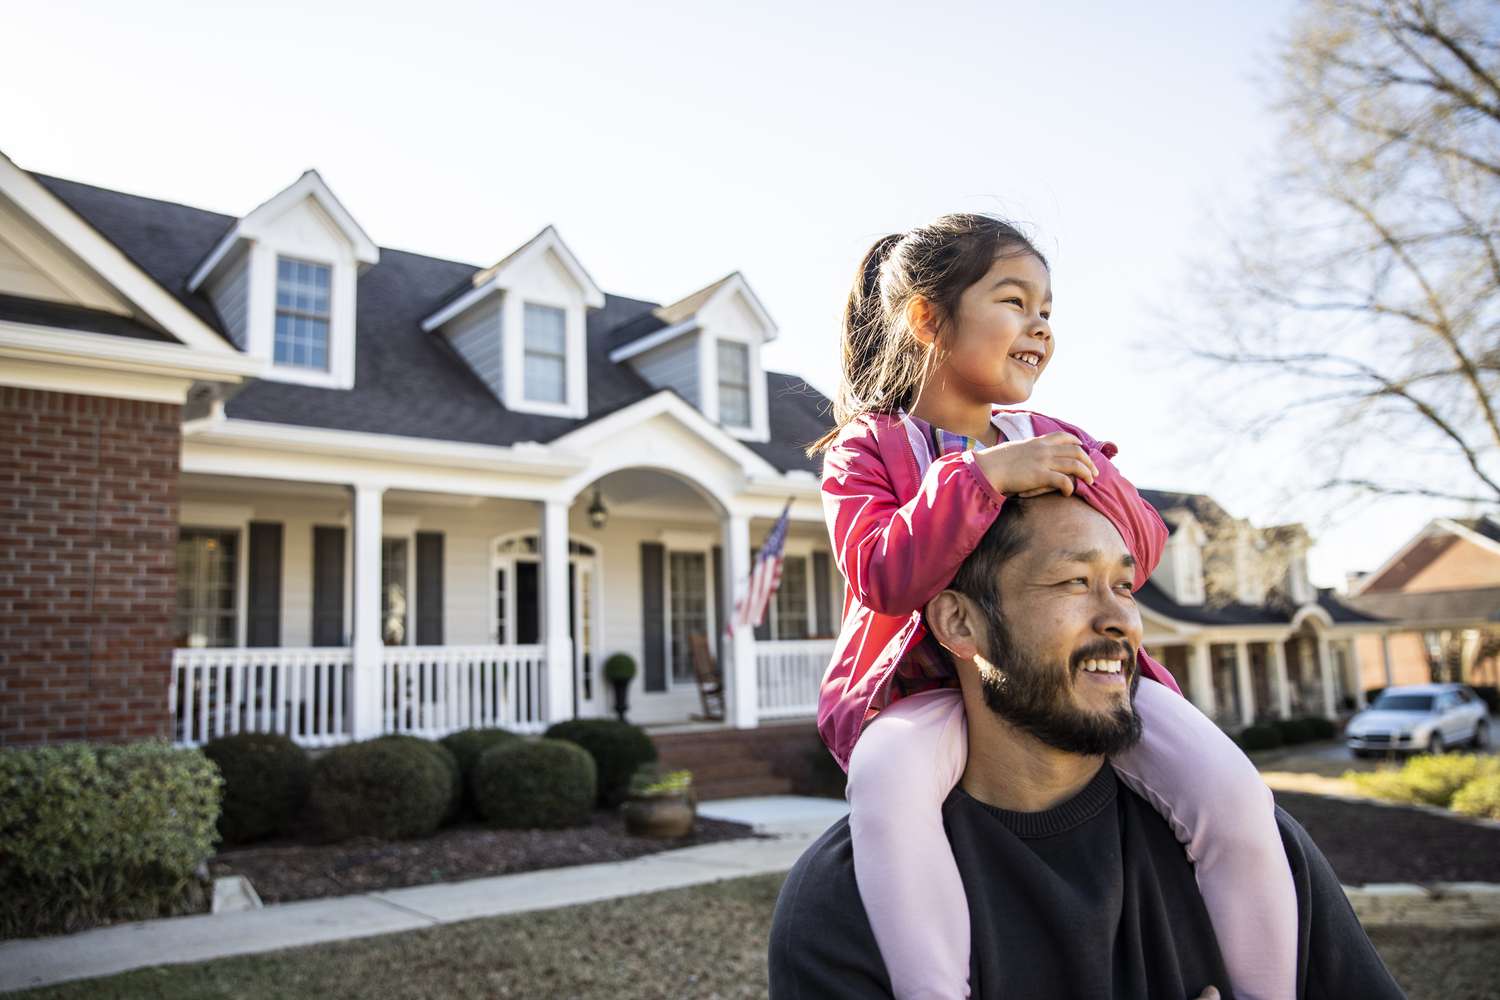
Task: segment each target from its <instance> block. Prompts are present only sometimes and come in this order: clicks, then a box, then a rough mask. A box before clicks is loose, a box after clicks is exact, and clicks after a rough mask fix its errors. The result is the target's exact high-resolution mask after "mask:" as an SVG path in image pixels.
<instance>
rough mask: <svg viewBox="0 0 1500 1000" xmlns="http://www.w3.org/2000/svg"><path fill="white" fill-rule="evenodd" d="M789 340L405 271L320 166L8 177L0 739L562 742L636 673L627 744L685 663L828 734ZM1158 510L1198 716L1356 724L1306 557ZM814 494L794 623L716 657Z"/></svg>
mask: <svg viewBox="0 0 1500 1000" xmlns="http://www.w3.org/2000/svg"><path fill="white" fill-rule="evenodd" d="M777 332H778V331H777V327H776V324H775V323H774V322H773V321H772V320H771V318H770V316H769V315H768V314H767V313H766V310H765V308H764V307H763V305H762V304H761V302H760V301H759V299H758V298H757V297H756V295H755V292H754V291H753V289H752V288H751V286H750V285H749V283H748V282H747V281H746V280H745V278H744V277H743V276H742V275H740V274H738V273H736V274H730V275H728V276H726V277H723V278H720V279H718V280H716V281H714V282H712V283H711V284H708V285H706V286H705V287H703V288H701V289H699V290H698V291H695V292H693V293H692V294H689V295H687V296H686V297H684V298H682V299H681V300H679V301H677V302H673V303H670V304H666V305H659V304H657V303H654V302H649V301H645V300H640V299H634V298H627V297H623V296H619V295H614V294H609V293H606V292H604V291H603V290H601V289H600V288H599V287H597V286H596V285H595V283H594V281H593V279H592V278H591V277H590V276H589V273H588V271H587V270H586V269H585V268H584V267H583V265H582V264H581V263H580V262H579V261H578V260H577V258H576V257H575V256H574V254H573V253H572V251H571V250H570V249H569V248H568V246H567V245H566V243H564V241H563V240H562V238H561V236H560V235H559V234H558V233H557V232H556V231H555V230H554V229H552V228H550V227H549V228H547V229H544V230H543V231H542V232H540V233H538V234H537V235H536V236H535V237H533V238H532V239H531V240H529V241H527V242H526V243H525V244H523V245H522V246H520V247H518V248H515V249H514V250H511V251H510V252H508V253H506V254H505V255H504V256H503V257H501V258H500V259H499V260H498V261H497V262H496V263H494V264H493V265H491V266H489V267H476V266H474V265H471V264H464V263H458V262H454V261H447V260H440V259H437V258H433V257H425V256H421V255H418V254H413V253H407V252H403V251H399V250H390V249H385V248H381V247H379V246H377V245H376V244H375V243H374V242H373V241H372V240H371V239H370V237H369V236H368V235H367V234H366V233H365V232H364V230H363V229H362V228H361V227H360V226H359V224H358V223H357V222H356V221H355V219H354V217H353V216H352V215H351V214H350V213H349V211H348V210H347V209H346V208H345V207H344V206H343V205H342V204H341V203H340V202H339V201H338V199H337V198H336V197H335V196H334V194H333V193H332V192H331V191H330V190H329V188H328V187H327V185H326V184H325V183H324V182H323V180H322V179H321V178H320V177H319V176H318V175H317V174H316V173H314V172H308V173H307V174H304V175H303V176H302V177H301V178H299V179H298V180H297V181H296V182H295V183H293V184H292V185H291V186H290V187H288V188H286V189H285V190H283V191H281V192H278V193H276V194H275V195H274V196H273V197H272V198H270V200H268V201H266V202H265V203H264V204H262V205H260V206H259V207H257V208H255V209H253V210H252V211H250V212H249V213H247V214H246V215H244V216H242V217H235V216H229V215H221V214H218V213H214V212H207V211H203V210H200V209H195V208H189V207H186V206H183V205H178V204H173V203H169V202H163V201H157V200H153V199H149V198H142V197H137V196H134V195H129V194H122V193H119V192H115V191H108V190H104V189H101V188H97V187H91V186H89V185H86V184H81V183H77V182H74V181H66V180H60V179H57V178H52V177H44V176H39V175H34V174H31V173H28V172H27V171H25V170H22V169H20V168H18V167H17V166H16V165H15V164H13V163H12V162H11V161H9V160H8V159H5V158H4V157H3V156H0V419H3V421H4V432H3V437H0V442H3V445H0V446H3V448H4V449H5V453H6V457H7V461H8V463H9V464H10V466H11V467H12V468H13V469H14V472H13V474H12V475H10V476H9V477H8V478H7V479H6V480H4V481H0V497H3V498H4V501H5V503H6V506H7V515H6V518H5V520H4V522H3V524H0V560H3V562H4V564H5V566H6V567H7V569H6V574H7V579H6V584H5V587H4V589H3V590H0V742H4V743H39V742H51V741H57V740H65V739H94V740H122V739H136V738H142V737H153V736H166V737H169V738H171V739H173V740H175V741H178V742H183V743H197V742H201V741H203V740H205V739H207V738H209V737H211V736H214V735H218V734H220V733H224V732H232V731H237V730H249V729H254V730H273V731H277V732H283V733H287V734H288V735H290V736H292V737H293V738H295V739H297V740H299V741H300V742H303V743H306V744H309V745H326V744H331V743H336V742H340V741H343V740H348V739H351V738H355V739H357V738H365V737H369V736H373V735H377V734H380V733H386V732H417V733H424V734H436V733H441V732H446V731H450V730H453V729H457V728H463V727H468V726H505V727H509V728H514V729H519V730H522V731H531V732H534V731H538V730H539V729H541V728H542V727H544V726H545V725H546V724H548V723H549V722H551V721H553V720H557V719H563V718H570V717H574V716H603V715H606V714H608V712H609V710H610V707H611V706H610V704H609V702H608V692H607V689H608V686H607V685H606V684H604V683H602V677H601V675H600V666H601V664H602V663H603V661H604V659H605V658H606V657H607V656H609V655H610V654H612V653H615V652H625V653H628V654H630V655H631V656H632V657H634V658H635V660H636V661H637V663H638V664H639V665H640V672H639V674H638V675H637V677H636V679H635V681H634V684H633V688H632V690H631V693H630V704H631V711H632V718H634V719H635V720H637V721H640V722H644V723H659V724H668V723H676V722H685V721H688V720H690V719H692V718H693V717H694V716H695V715H697V714H698V713H700V711H701V709H702V702H701V701H700V695H699V688H698V683H697V679H696V674H695V669H694V667H695V664H694V662H693V659H692V656H691V649H692V643H691V641H690V640H691V638H692V637H693V636H695V635H703V636H713V637H716V638H715V639H714V640H713V641H712V642H711V643H710V647H711V649H712V651H713V653H714V654H715V658H716V660H717V662H718V665H719V667H720V670H721V672H722V674H723V678H724V684H725V688H726V693H727V699H726V700H727V712H726V715H727V718H726V719H725V724H726V725H728V726H732V727H737V728H742V729H750V728H754V727H756V726H758V725H759V724H760V723H761V722H763V721H765V720H769V719H802V720H806V719H808V718H809V717H810V716H811V715H812V712H813V709H814V707H815V703H816V698H817V690H818V683H819V679H820V677H821V675H822V672H823V669H824V667H825V666H826V664H827V661H828V658H829V656H830V654H831V652H832V648H833V639H832V637H833V635H834V634H835V633H836V632H837V629H838V621H839V618H838V616H839V615H840V613H841V610H842V593H843V582H842V580H841V579H840V578H839V575H838V571H837V568H836V566H835V565H834V563H833V560H832V558H831V555H830V552H829V548H828V538H827V533H826V529H825V528H824V524H823V514H822V505H821V502H820V498H819V490H818V479H817V474H816V473H817V470H818V468H819V464H818V462H817V461H816V460H813V459H809V458H807V457H806V456H805V454H804V447H805V445H806V444H807V443H808V442H810V441H811V440H813V439H815V438H817V437H819V436H820V435H821V434H822V432H823V430H824V429H825V426H826V420H827V416H826V413H827V400H826V399H825V398H824V397H823V396H821V395H820V394H819V393H817V392H816V391H814V390H813V389H811V388H810V387H809V386H807V385H806V384H805V383H804V382H802V381H801V380H800V379H798V378H796V377H794V376H791V375H787V374H783V373H780V372H773V371H768V370H766V369H765V368H764V366H763V364H762V360H761V356H762V348H763V346H764V345H765V344H766V343H767V342H768V341H770V340H772V339H774V338H775V337H776V336H777ZM1148 496H1149V498H1150V499H1151V500H1152V501H1153V502H1154V503H1156V504H1157V505H1158V506H1159V507H1160V508H1161V509H1162V511H1163V513H1164V515H1165V516H1166V518H1167V520H1168V521H1169V523H1170V524H1171V525H1172V528H1173V533H1172V539H1171V542H1170V544H1169V545H1168V547H1167V553H1166V558H1165V559H1164V560H1163V563H1162V565H1161V567H1160V568H1159V569H1158V571H1157V572H1156V574H1155V575H1154V576H1153V578H1152V582H1151V583H1150V584H1149V585H1148V586H1147V587H1146V588H1145V589H1144V590H1143V591H1142V593H1141V602H1142V605H1143V609H1144V617H1145V622H1146V629H1147V641H1148V643H1149V645H1150V647H1151V648H1152V649H1153V650H1155V652H1156V653H1157V655H1158V656H1159V657H1161V658H1162V659H1163V661H1164V662H1165V663H1166V664H1167V665H1168V666H1169V667H1170V668H1171V669H1172V670H1173V671H1174V672H1175V673H1176V674H1177V676H1178V677H1179V679H1180V680H1181V681H1182V683H1183V687H1184V689H1185V690H1186V691H1187V693H1188V694H1189V696H1190V697H1192V698H1193V699H1194V701H1195V702H1196V703H1198V704H1199V705H1200V706H1202V707H1203V708H1204V710H1205V711H1207V712H1209V714H1211V715H1214V716H1215V717H1216V718H1218V719H1220V720H1221V721H1222V722H1224V723H1225V724H1226V725H1238V724H1240V723H1243V722H1248V721H1250V720H1252V719H1254V718H1257V717H1259V716H1262V715H1266V714H1271V715H1275V714H1283V715H1284V714H1287V713H1291V712H1314V713H1326V714H1329V715H1332V714H1334V713H1335V712H1336V711H1337V710H1338V708H1339V707H1340V705H1342V704H1343V703H1344V702H1345V701H1346V700H1348V699H1349V694H1348V692H1349V691H1350V690H1351V688H1352V689H1353V691H1354V695H1353V697H1354V698H1355V699H1357V698H1358V685H1357V684H1353V683H1352V682H1351V681H1350V678H1351V677H1353V676H1355V674H1354V673H1351V671H1355V672H1357V666H1356V665H1355V660H1354V657H1353V655H1352V646H1351V640H1352V639H1353V638H1354V637H1355V636H1357V635H1358V634H1360V633H1361V631H1362V630H1365V631H1367V630H1368V629H1369V628H1370V627H1371V625H1372V622H1371V620H1370V619H1369V618H1366V617H1365V616H1362V615H1359V614H1358V613H1356V612H1353V611H1351V610H1350V609H1348V608H1346V607H1344V606H1343V605H1341V604H1339V603H1338V602H1337V601H1335V600H1334V599H1333V598H1332V597H1331V596H1329V595H1328V594H1326V593H1321V594H1320V593H1315V592H1314V591H1313V590H1312V589H1311V588H1309V587H1308V585H1307V582H1306V572H1305V551H1306V548H1307V545H1308V540H1307V538H1306V535H1305V533H1303V532H1302V531H1301V529H1300V528H1295V527H1293V528H1282V529H1268V530H1266V531H1257V530H1255V529H1251V528H1250V527H1249V526H1248V525H1247V524H1245V523H1244V522H1240V521H1234V520H1233V519H1232V518H1229V517H1228V515H1226V514H1224V512H1223V511H1222V510H1221V509H1219V508H1218V507H1217V505H1216V504H1214V503H1213V501H1211V500H1209V499H1208V498H1206V497H1197V496H1186V495H1181V494H1165V493H1148ZM789 500H790V516H791V528H790V532H789V536H788V540H787V543H786V560H785V564H784V569H783V575H782V582H781V587H780V590H779V591H778V592H777V595H776V598H775V600H774V602H773V604H772V606H771V608H770V610H769V614H768V620H767V622H766V624H765V625H764V626H762V627H761V628H760V629H758V630H756V631H755V632H754V633H751V632H749V631H747V630H744V629H741V630H738V631H736V632H735V633H734V634H733V635H732V636H730V635H726V630H725V627H724V626H725V624H726V623H727V621H728V619H729V615H730V613H731V609H732V607H733V604H734V600H735V598H736V596H737V595H738V593H739V591H740V589H741V588H742V587H743V586H744V583H745V581H746V578H747V576H748V572H749V568H750V561H751V557H752V554H753V551H754V550H753V547H752V546H753V545H754V544H756V543H757V542H759V541H760V539H761V538H762V537H764V536H765V534H766V533H767V532H768V531H769V530H770V528H771V526H772V524H773V523H774V521H775V519H776V517H777V516H778V515H779V514H780V512H781V511H782V509H783V507H784V506H785V505H786V504H787V503H788V501H789ZM1278 560H1279V562H1278ZM1271 563H1274V564H1275V565H1277V566H1280V567H1281V568H1280V570H1279V573H1280V575H1279V576H1275V574H1272V576H1274V577H1275V578H1274V579H1272V578H1271V577H1268V576H1266V574H1265V573H1264V572H1263V570H1264V566H1265V565H1266V564H1271ZM1268 581H1269V582H1268Z"/></svg>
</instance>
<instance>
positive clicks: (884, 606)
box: [823, 424, 1005, 615]
mask: <svg viewBox="0 0 1500 1000" xmlns="http://www.w3.org/2000/svg"><path fill="white" fill-rule="evenodd" d="M900 447H901V448H906V447H908V446H907V445H906V443H905V441H904V440H903V441H902V442H901V443H900ZM891 450H892V451H895V450H896V449H894V448H893V449H891ZM898 453H899V454H902V455H903V457H905V453H901V452H898ZM901 471H902V472H903V473H906V474H907V477H908V478H909V479H911V480H913V481H914V480H915V479H916V464H915V459H912V466H911V468H910V470H901ZM896 478H897V477H896V476H894V475H893V474H892V470H890V469H888V468H887V467H886V463H885V460H884V458H883V456H882V454H881V451H880V447H879V441H878V438H877V433H876V430H875V428H874V427H872V426H870V425H868V424H860V425H857V428H855V432H854V433H851V434H846V435H845V436H844V437H842V438H840V440H839V441H838V442H837V443H836V444H834V446H833V447H832V448H830V449H829V451H828V454H827V456H826V457H825V459H824V461H823V514H824V517H825V518H826V520H827V521H828V532H829V536H830V537H831V539H832V542H833V552H834V558H835V559H836V560H837V562H838V566H839V570H840V571H841V572H842V573H843V574H844V579H846V580H847V581H848V582H849V588H850V590H851V592H852V594H853V596H855V597H857V598H858V599H859V601H860V603H862V604H864V605H865V606H866V607H868V608H870V609H871V610H873V611H876V612H878V613H880V614H884V615H903V614H909V613H911V612H912V611H915V610H917V609H918V608H921V607H922V606H923V605H925V604H926V603H927V602H928V601H930V600H931V599H932V598H933V597H935V596H936V595H937V594H938V593H940V592H941V591H942V589H943V588H944V587H946V586H947V585H948V583H949V581H951V580H952V579H953V574H954V573H955V572H957V571H958V567H959V566H960V565H961V564H962V563H963V561H964V559H965V558H967V556H968V555H969V553H970V552H972V551H973V550H974V547H975V546H976V545H977V544H979V539H980V538H982V537H983V536H984V533H985V531H986V530H988V529H989V526H990V525H991V524H992V523H993V522H994V520H995V517H996V516H997V515H998V514H999V513H1000V505H1001V504H1002V503H1003V502H1004V500H1005V497H1004V496H1003V495H1002V494H1000V493H999V492H998V491H996V489H995V488H994V487H993V486H992V485H991V484H990V482H989V480H988V479H986V478H985V476H984V474H983V473H982V472H980V471H979V467H978V465H976V464H975V461H974V454H973V452H962V453H956V454H952V455H944V456H943V457H942V458H939V459H938V460H937V461H935V462H933V463H932V465H931V466H930V467H929V468H928V470H927V474H926V475H925V476H923V477H922V480H921V484H920V487H919V489H918V490H917V495H916V496H914V497H911V498H910V499H903V498H902V497H901V496H900V495H899V494H898V492H897V490H896V487H895V485H894V481H895V480H896Z"/></svg>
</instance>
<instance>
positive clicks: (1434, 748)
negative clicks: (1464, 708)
mask: <svg viewBox="0 0 1500 1000" xmlns="http://www.w3.org/2000/svg"><path fill="white" fill-rule="evenodd" d="M1427 752H1428V753H1430V754H1432V755H1433V756H1436V755H1438V754H1440V753H1442V752H1443V737H1442V735H1441V734H1440V733H1433V734H1432V735H1431V736H1429V737H1427Z"/></svg>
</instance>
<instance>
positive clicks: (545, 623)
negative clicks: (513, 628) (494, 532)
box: [538, 500, 573, 722]
mask: <svg viewBox="0 0 1500 1000" xmlns="http://www.w3.org/2000/svg"><path fill="white" fill-rule="evenodd" d="M541 506H542V537H541V540H540V541H541V544H540V545H539V546H538V548H540V549H541V552H540V553H539V554H540V555H541V557H542V566H541V569H542V640H543V641H544V642H545V643H546V644H547V683H546V684H545V686H544V689H545V690H546V692H547V700H546V703H545V704H544V705H543V711H545V712H546V714H547V721H548V722H561V721H562V720H564V719H571V718H572V717H573V632H572V629H571V628H570V627H569V625H568V504H567V503H565V502H563V501H561V500H544V501H542V505H541Z"/></svg>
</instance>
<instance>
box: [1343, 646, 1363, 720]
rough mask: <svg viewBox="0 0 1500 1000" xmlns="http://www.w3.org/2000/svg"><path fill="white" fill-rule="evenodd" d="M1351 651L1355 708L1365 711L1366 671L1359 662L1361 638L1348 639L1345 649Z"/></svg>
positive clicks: (1350, 663) (1350, 662) (1350, 664)
mask: <svg viewBox="0 0 1500 1000" xmlns="http://www.w3.org/2000/svg"><path fill="white" fill-rule="evenodd" d="M1344 648H1345V649H1347V650H1348V651H1349V660H1348V662H1349V673H1350V674H1352V675H1353V677H1354V692H1353V693H1354V707H1355V708H1356V709H1358V710H1361V711H1362V710H1363V709H1364V707H1365V704H1366V702H1365V669H1364V666H1363V665H1362V664H1361V663H1360V662H1359V637H1358V636H1355V637H1354V638H1351V639H1348V640H1347V641H1346V645H1345V647H1344Z"/></svg>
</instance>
